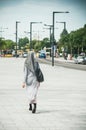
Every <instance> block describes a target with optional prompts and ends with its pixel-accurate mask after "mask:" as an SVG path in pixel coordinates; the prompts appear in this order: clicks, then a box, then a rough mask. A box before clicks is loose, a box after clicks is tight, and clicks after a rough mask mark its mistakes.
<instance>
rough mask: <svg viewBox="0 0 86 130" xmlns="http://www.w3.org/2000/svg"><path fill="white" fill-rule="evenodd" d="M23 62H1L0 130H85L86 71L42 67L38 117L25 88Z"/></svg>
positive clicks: (20, 59)
mask: <svg viewBox="0 0 86 130" xmlns="http://www.w3.org/2000/svg"><path fill="white" fill-rule="evenodd" d="M24 60H25V59H24V58H0V130H86V71H82V70H75V69H69V68H64V67H62V66H54V67H52V66H51V65H48V64H43V63H40V67H41V69H42V71H43V74H44V79H45V81H44V82H43V83H41V85H40V88H39V91H38V98H37V99H38V106H37V112H36V114H32V113H31V112H29V110H28V100H27V95H26V89H25V88H24V89H23V88H22V82H23V66H24Z"/></svg>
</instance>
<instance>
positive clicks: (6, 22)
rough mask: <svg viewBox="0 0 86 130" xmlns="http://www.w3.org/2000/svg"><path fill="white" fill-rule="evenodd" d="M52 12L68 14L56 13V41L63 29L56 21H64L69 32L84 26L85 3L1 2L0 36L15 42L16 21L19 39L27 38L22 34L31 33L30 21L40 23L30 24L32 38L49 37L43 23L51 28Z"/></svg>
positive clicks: (83, 0)
mask: <svg viewBox="0 0 86 130" xmlns="http://www.w3.org/2000/svg"><path fill="white" fill-rule="evenodd" d="M53 11H57V12H59V11H63V12H65V11H69V13H56V14H55V39H56V40H57V41H58V39H59V38H60V34H61V32H62V30H63V27H64V26H63V24H62V23H56V21H58V22H66V29H67V31H68V32H69V33H70V32H71V31H74V30H77V29H79V28H82V27H83V26H84V24H86V0H0V37H4V38H5V39H11V40H13V41H15V32H16V21H20V23H18V38H23V37H28V38H29V33H25V31H26V32H30V22H42V23H41V24H40V23H37V24H33V25H32V29H33V33H32V37H33V39H38V40H41V39H43V38H44V37H49V29H48V27H44V24H48V25H52V21H53V20H52V19H53V18H52V16H53V15H52V14H53ZM7 28H8V29H7Z"/></svg>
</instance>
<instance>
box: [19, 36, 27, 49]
mask: <svg viewBox="0 0 86 130" xmlns="http://www.w3.org/2000/svg"><path fill="white" fill-rule="evenodd" d="M27 44H29V39H28V38H27V37H25V38H20V39H19V42H18V45H19V49H21V47H24V48H25V46H26V45H27Z"/></svg>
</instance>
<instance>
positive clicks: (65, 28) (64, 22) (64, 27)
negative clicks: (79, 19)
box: [56, 21, 66, 30]
mask: <svg viewBox="0 0 86 130" xmlns="http://www.w3.org/2000/svg"><path fill="white" fill-rule="evenodd" d="M56 23H63V24H64V30H66V22H58V21H57V22H56Z"/></svg>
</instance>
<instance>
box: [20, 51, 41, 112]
mask: <svg viewBox="0 0 86 130" xmlns="http://www.w3.org/2000/svg"><path fill="white" fill-rule="evenodd" d="M35 62H36V59H35V58H34V53H33V52H30V53H29V54H28V56H27V58H26V60H25V63H24V82H23V84H22V87H23V88H24V87H26V90H27V95H28V100H29V110H30V111H32V113H36V107H37V92H38V88H39V86H40V83H39V82H38V81H37V77H36V74H35Z"/></svg>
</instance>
